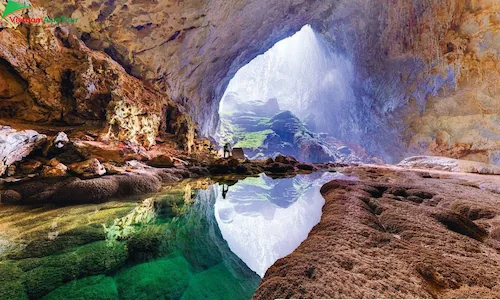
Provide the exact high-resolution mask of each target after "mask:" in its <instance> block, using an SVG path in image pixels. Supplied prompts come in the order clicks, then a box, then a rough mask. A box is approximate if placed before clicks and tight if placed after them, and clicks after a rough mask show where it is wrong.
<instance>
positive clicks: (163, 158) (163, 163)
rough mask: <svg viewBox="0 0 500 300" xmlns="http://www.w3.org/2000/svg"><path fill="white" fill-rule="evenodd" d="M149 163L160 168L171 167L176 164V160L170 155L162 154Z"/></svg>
mask: <svg viewBox="0 0 500 300" xmlns="http://www.w3.org/2000/svg"><path fill="white" fill-rule="evenodd" d="M148 165H150V166H153V167H158V168H171V167H173V166H174V161H173V160H172V157H170V156H168V155H160V156H157V157H155V158H153V159H152V160H150V161H148Z"/></svg>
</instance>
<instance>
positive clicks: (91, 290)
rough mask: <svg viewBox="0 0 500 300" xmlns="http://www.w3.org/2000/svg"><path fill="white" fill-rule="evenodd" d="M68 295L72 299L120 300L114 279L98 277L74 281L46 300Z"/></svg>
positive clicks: (51, 294) (52, 293) (46, 297)
mask: <svg viewBox="0 0 500 300" xmlns="http://www.w3.org/2000/svg"><path fill="white" fill-rule="evenodd" d="M68 295H71V298H72V299H100V300H114V299H118V290H117V288H116V285H115V282H114V280H113V278H112V277H108V276H105V275H98V276H90V277H85V278H82V279H78V280H73V281H71V282H70V283H67V284H65V285H63V286H61V287H59V288H57V289H55V290H53V291H52V292H50V293H49V294H48V295H47V296H45V297H44V299H47V300H58V299H64V298H67V297H68Z"/></svg>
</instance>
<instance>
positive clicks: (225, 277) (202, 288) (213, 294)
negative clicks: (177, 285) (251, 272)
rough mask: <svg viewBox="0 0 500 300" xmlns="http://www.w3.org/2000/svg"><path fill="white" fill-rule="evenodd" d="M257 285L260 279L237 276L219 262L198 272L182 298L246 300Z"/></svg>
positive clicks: (187, 299)
mask: <svg viewBox="0 0 500 300" xmlns="http://www.w3.org/2000/svg"><path fill="white" fill-rule="evenodd" d="M257 286H258V281H249V280H248V279H247V278H238V277H235V276H234V275H233V274H231V273H230V272H229V270H228V269H227V267H226V266H225V265H224V264H219V265H216V266H214V267H212V268H210V269H208V270H206V271H203V272H200V273H198V274H196V275H195V276H194V277H193V278H192V279H191V282H190V284H189V287H188V289H187V290H186V292H185V293H184V295H183V296H182V299H183V300H191V299H214V300H215V299H235V300H236V299H241V300H246V299H250V298H252V295H253V293H254V291H255V289H256V288H257Z"/></svg>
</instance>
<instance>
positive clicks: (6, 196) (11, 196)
mask: <svg viewBox="0 0 500 300" xmlns="http://www.w3.org/2000/svg"><path fill="white" fill-rule="evenodd" d="M21 200H22V196H21V194H19V193H18V192H16V191H13V190H6V191H0V203H6V204H19V203H20V202H21Z"/></svg>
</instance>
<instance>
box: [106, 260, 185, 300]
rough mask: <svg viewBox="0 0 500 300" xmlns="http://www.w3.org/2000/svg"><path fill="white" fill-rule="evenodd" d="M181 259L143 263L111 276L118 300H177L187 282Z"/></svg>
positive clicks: (183, 261) (183, 262)
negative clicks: (117, 292) (113, 276)
mask: <svg viewBox="0 0 500 300" xmlns="http://www.w3.org/2000/svg"><path fill="white" fill-rule="evenodd" d="M189 268H190V266H189V263H188V262H187V261H186V259H185V258H184V257H175V258H171V259H161V260H156V261H153V262H149V263H143V264H139V265H136V266H134V267H131V268H129V269H126V270H124V271H122V272H119V273H118V274H117V275H116V276H115V280H116V285H117V287H118V291H119V293H120V298H121V299H131V300H140V299H179V298H180V297H181V296H182V295H183V293H184V291H185V290H186V288H187V287H188V285H189V282H190V280H191V276H192V274H191V272H190V271H189Z"/></svg>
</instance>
